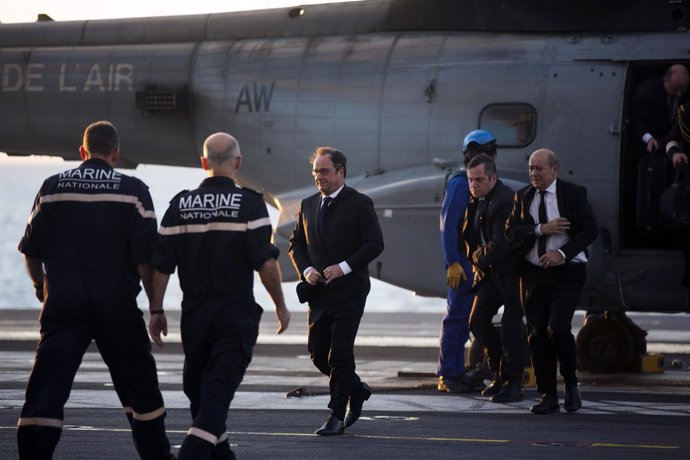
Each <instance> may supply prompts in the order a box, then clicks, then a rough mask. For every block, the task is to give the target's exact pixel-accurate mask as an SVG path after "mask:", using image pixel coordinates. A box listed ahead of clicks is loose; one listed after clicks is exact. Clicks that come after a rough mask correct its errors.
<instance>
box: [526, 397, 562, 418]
mask: <svg viewBox="0 0 690 460" xmlns="http://www.w3.org/2000/svg"><path fill="white" fill-rule="evenodd" d="M529 411H530V412H531V413H533V414H540V415H545V414H555V413H557V412H560V411H561V406H560V404H558V399H556V398H554V397H553V396H551V395H550V394H546V393H544V394H543V395H542V397H541V401H539V402H538V403H537V404H535V405H534V406H532V407H530V408H529Z"/></svg>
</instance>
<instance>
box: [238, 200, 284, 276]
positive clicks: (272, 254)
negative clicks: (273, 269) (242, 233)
mask: <svg viewBox="0 0 690 460" xmlns="http://www.w3.org/2000/svg"><path fill="white" fill-rule="evenodd" d="M272 234H273V227H271V219H270V218H269V217H268V209H267V208H266V203H264V202H263V200H261V199H257V204H256V205H255V206H254V207H253V208H252V212H251V213H250V216H249V220H248V221H247V244H246V249H247V256H248V258H249V261H250V263H251V264H252V268H254V270H259V269H260V268H261V267H262V266H263V265H264V263H266V261H267V260H268V259H277V258H278V255H279V253H280V251H279V250H278V248H277V247H275V246H274V245H273V244H271V235H272Z"/></svg>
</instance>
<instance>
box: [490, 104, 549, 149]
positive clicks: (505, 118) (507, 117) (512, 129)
mask: <svg viewBox="0 0 690 460" xmlns="http://www.w3.org/2000/svg"><path fill="white" fill-rule="evenodd" d="M479 127H480V128H481V129H485V130H487V131H490V132H491V133H493V135H494V136H496V139H498V146H499V147H525V146H527V145H529V144H531V143H532V141H533V140H534V135H535V130H536V127H537V110H536V109H535V108H534V107H533V106H532V105H531V104H523V103H511V104H489V105H487V106H486V107H484V108H483V109H482V112H481V113H480V114H479Z"/></svg>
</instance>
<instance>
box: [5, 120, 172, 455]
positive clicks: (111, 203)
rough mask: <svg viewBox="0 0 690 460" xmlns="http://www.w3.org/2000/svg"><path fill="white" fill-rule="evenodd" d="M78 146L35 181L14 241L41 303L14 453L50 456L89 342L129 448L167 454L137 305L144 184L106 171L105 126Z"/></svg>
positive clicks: (142, 272)
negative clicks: (122, 418) (119, 410)
mask: <svg viewBox="0 0 690 460" xmlns="http://www.w3.org/2000/svg"><path fill="white" fill-rule="evenodd" d="M80 152H81V157H82V158H83V159H84V162H83V163H82V164H81V165H79V167H78V168H75V169H72V170H69V171H65V172H62V173H60V174H57V175H55V176H52V177H49V178H48V179H46V181H45V182H44V183H43V186H42V187H41V190H40V191H39V192H38V196H37V197H36V201H35V202H34V207H33V209H32V211H31V215H30V216H29V223H28V225H27V227H26V233H25V235H24V238H22V241H21V243H20V244H19V250H20V251H21V252H22V253H23V254H24V256H25V261H26V265H27V268H28V271H29V276H30V277H31V280H32V281H33V283H34V288H35V289H36V297H37V298H38V299H39V300H40V301H41V302H43V310H42V311H41V317H40V323H41V340H40V342H39V344H38V349H37V350H36V359H35V362H34V366H33V369H32V370H31V376H30V377H29V383H28V385H27V388H26V402H25V403H24V407H23V408H22V412H21V418H20V419H19V422H18V426H19V428H18V430H17V442H18V447H19V458H20V459H49V458H52V455H53V451H54V450H55V446H56V445H57V443H58V440H59V439H60V434H61V433H62V424H63V408H64V405H65V402H67V399H68V397H69V394H70V390H71V388H72V382H73V380H74V376H75V374H76V373H77V369H78V368H79V365H80V363H81V360H82V357H83V356H84V353H85V352H86V349H87V347H88V346H89V344H90V343H91V340H95V342H96V345H98V350H99V351H100V353H101V356H102V357H103V361H105V364H106V365H107V366H108V369H109V370H110V375H111V377H112V379H113V386H114V387H115V391H116V392H117V395H118V397H119V398H120V402H121V403H122V406H123V407H124V409H125V413H126V414H127V418H128V420H129V423H130V425H131V427H132V437H133V438H134V445H135V447H136V450H137V453H138V454H139V456H140V457H141V458H142V459H152V460H153V459H167V458H169V456H170V444H169V443H168V438H167V437H166V435H165V426H164V423H163V420H164V418H165V407H164V406H163V398H162V396H161V393H160V391H159V389H158V377H157V375H156V363H155V361H154V360H153V356H152V355H151V342H150V341H149V338H148V336H147V334H146V325H145V324H144V319H143V316H142V313H141V310H139V308H138V307H137V302H136V297H137V294H138V293H139V291H140V290H141V288H140V287H139V280H140V279H141V280H142V281H143V283H144V288H145V289H146V292H147V294H148V293H149V292H150V283H151V268H150V266H149V264H148V262H149V259H150V258H151V254H152V252H153V245H154V241H155V237H156V215H155V213H154V211H153V203H152V201H151V196H150V195H149V191H148V187H147V186H146V185H145V184H144V183H143V182H141V181H140V180H139V179H136V178H134V177H129V176H126V175H124V174H121V173H120V172H118V171H115V170H114V169H113V168H114V166H115V164H116V162H117V160H118V157H119V154H120V146H119V140H118V134H117V130H116V129H115V127H114V126H113V125H112V124H111V123H109V122H106V121H100V122H96V123H93V124H91V125H89V126H88V127H87V128H86V131H85V132H84V140H83V145H82V147H81V149H80ZM44 270H45V271H44ZM152 318H154V317H153V316H152ZM155 318H157V319H158V315H156V316H155ZM96 456H105V457H107V452H94V457H96Z"/></svg>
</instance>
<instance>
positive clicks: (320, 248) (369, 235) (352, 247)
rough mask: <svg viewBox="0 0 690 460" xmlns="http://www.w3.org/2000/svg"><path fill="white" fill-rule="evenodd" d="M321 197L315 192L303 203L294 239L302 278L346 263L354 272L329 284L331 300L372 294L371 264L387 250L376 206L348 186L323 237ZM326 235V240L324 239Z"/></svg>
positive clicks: (332, 209)
mask: <svg viewBox="0 0 690 460" xmlns="http://www.w3.org/2000/svg"><path fill="white" fill-rule="evenodd" d="M320 206H321V194H320V193H315V194H314V195H311V196H310V197H308V198H305V199H304V200H302V204H301V206H300V210H299V215H298V216H297V222H296V223H295V228H294V229H293V231H292V236H291V238H290V248H289V251H288V252H289V254H290V259H291V260H292V263H293V265H294V266H295V268H296V269H297V271H298V273H299V276H300V279H302V280H304V275H303V273H304V270H306V269H307V267H309V266H312V267H314V268H316V269H317V270H319V271H320V272H323V270H324V269H325V268H326V267H328V266H330V265H333V264H338V263H340V262H342V261H345V262H347V264H348V265H349V266H350V268H351V269H352V273H349V274H347V275H345V276H343V277H341V278H338V279H336V280H334V281H333V282H332V283H331V284H329V285H328V287H327V290H328V292H329V294H328V297H329V301H333V300H336V301H337V297H338V296H339V295H340V294H343V295H347V293H346V292H345V291H352V290H355V292H356V291H357V290H361V292H362V293H363V294H364V295H366V294H367V293H368V292H369V284H370V283H369V270H368V265H369V262H371V261H372V260H374V259H375V258H376V257H377V256H378V255H379V254H380V253H381V251H383V235H382V233H381V227H380V226H379V222H378V218H377V216H376V212H375V211H374V204H373V203H372V201H371V199H370V198H369V197H367V196H366V195H363V194H361V193H359V192H357V191H356V190H355V189H352V188H350V187H348V186H347V185H346V186H345V187H343V189H342V190H341V191H340V193H339V194H338V196H337V198H335V200H333V202H332V203H331V204H330V206H329V209H328V211H327V212H328V216H327V218H326V229H324V230H325V232H322V234H320V232H319V228H318V223H317V215H318V212H319V207H320ZM322 235H323V239H322Z"/></svg>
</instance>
